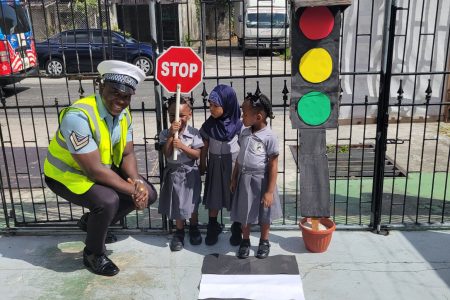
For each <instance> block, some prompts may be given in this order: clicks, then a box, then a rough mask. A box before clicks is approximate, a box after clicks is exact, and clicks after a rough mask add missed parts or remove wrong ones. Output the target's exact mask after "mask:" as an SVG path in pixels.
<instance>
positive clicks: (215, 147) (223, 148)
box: [200, 129, 239, 155]
mask: <svg viewBox="0 0 450 300" xmlns="http://www.w3.org/2000/svg"><path fill="white" fill-rule="evenodd" d="M200 134H201V136H202V137H203V138H204V139H205V140H208V142H209V149H208V151H209V153H211V154H215V155H221V154H229V153H236V152H238V151H239V143H238V135H237V134H236V135H235V136H234V137H233V138H232V139H231V141H227V142H222V141H219V140H216V139H214V138H212V137H210V136H209V135H208V134H207V133H206V132H205V131H204V130H202V129H200Z"/></svg>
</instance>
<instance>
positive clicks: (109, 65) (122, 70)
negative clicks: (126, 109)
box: [97, 60, 145, 95]
mask: <svg viewBox="0 0 450 300" xmlns="http://www.w3.org/2000/svg"><path fill="white" fill-rule="evenodd" d="M97 70H98V72H99V73H100V76H102V79H103V81H104V82H108V83H110V84H111V85H112V86H113V87H114V88H115V89H118V90H119V91H121V92H124V93H128V94H132V95H134V92H135V91H136V87H137V85H138V84H139V82H141V81H142V80H144V79H145V73H144V71H142V70H141V69H140V68H139V67H137V66H135V65H132V64H130V63H127V62H124V61H120V60H104V61H102V62H101V63H100V64H99V65H98V66H97Z"/></svg>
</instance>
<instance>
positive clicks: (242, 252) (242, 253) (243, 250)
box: [237, 240, 250, 258]
mask: <svg viewBox="0 0 450 300" xmlns="http://www.w3.org/2000/svg"><path fill="white" fill-rule="evenodd" d="M249 255H250V240H242V241H241V244H240V245H239V250H238V253H237V257H239V258H247V257H248V256H249Z"/></svg>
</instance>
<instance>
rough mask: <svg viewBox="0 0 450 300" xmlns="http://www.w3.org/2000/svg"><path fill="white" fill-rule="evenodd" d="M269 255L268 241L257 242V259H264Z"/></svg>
mask: <svg viewBox="0 0 450 300" xmlns="http://www.w3.org/2000/svg"><path fill="white" fill-rule="evenodd" d="M269 253H270V243H269V240H259V246H258V251H257V252H256V257H257V258H261V259H263V258H266V257H267V256H269Z"/></svg>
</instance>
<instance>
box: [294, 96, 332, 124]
mask: <svg viewBox="0 0 450 300" xmlns="http://www.w3.org/2000/svg"><path fill="white" fill-rule="evenodd" d="M297 114H298V116H299V117H300V119H301V120H302V121H303V122H304V123H305V124H307V125H309V126H319V125H322V124H323V123H325V122H326V121H327V120H328V118H329V117H330V115H331V101H330V98H329V97H328V96H327V95H325V94H324V93H321V92H316V91H314V92H309V93H308V94H306V95H304V96H303V97H301V98H300V100H298V103H297Z"/></svg>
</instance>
